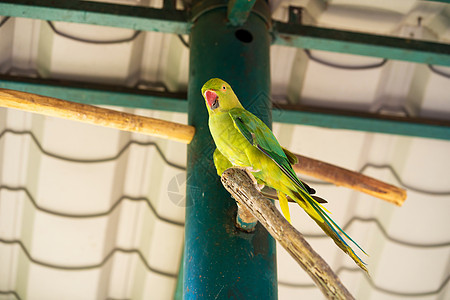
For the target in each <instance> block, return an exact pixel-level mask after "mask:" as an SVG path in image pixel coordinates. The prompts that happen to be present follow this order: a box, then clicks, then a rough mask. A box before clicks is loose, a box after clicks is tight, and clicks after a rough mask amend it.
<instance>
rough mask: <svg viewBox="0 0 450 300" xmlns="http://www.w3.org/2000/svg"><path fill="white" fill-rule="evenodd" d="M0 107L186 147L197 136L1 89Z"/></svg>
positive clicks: (181, 128)
mask: <svg viewBox="0 0 450 300" xmlns="http://www.w3.org/2000/svg"><path fill="white" fill-rule="evenodd" d="M0 106H3V107H8V108H16V109H20V110H25V111H29V112H35V113H39V114H43V115H46V116H52V117H59V118H63V119H67V120H74V121H81V122H84V123H89V124H94V125H100V126H104V127H109V128H115V129H119V130H125V131H131V132H138V133H143V134H147V135H152V136H156V137H161V138H165V139H170V140H174V141H178V142H182V143H186V144H189V143H190V142H191V140H192V138H193V136H194V133H195V128H194V127H193V126H188V125H184V124H179V123H174V122H169V121H164V120H159V119H154V118H148V117H142V116H137V115H133V114H128V113H124V112H118V111H115V110H111V109H106V108H100V107H97V106H93V105H87V104H80V103H76V102H69V101H65V100H60V99H56V98H51V97H45V96H40V95H36V94H31V93H25V92H19V91H14V90H7V89H0Z"/></svg>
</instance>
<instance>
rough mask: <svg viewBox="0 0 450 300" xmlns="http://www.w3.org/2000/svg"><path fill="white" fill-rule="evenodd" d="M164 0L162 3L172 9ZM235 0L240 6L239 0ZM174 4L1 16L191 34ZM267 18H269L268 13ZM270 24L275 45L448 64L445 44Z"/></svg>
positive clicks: (35, 9)
mask: <svg viewBox="0 0 450 300" xmlns="http://www.w3.org/2000/svg"><path fill="white" fill-rule="evenodd" d="M168 1H169V0H166V2H165V5H168V6H169V7H172V8H173V6H171V4H169V3H170V2H168ZM235 1H236V2H237V3H238V4H239V3H241V2H243V1H242V0H235ZM252 1H253V0H251V2H252ZM196 6H197V8H196V7H195V6H194V7H193V9H192V16H193V20H195V18H197V17H198V16H199V15H200V14H201V13H203V12H204V11H205V7H203V6H204V5H203V4H202V3H200V4H199V5H196ZM221 6H226V2H225V0H214V8H217V7H221ZM257 6H258V2H257V3H256V5H255V6H254V9H256V11H257V12H258V13H259V12H260V9H258V8H257ZM260 6H261V5H259V6H258V7H260ZM172 8H171V9H166V8H163V9H156V8H149V7H140V6H127V5H118V4H110V3H100V2H89V1H75V0H65V1H53V0H38V1H31V0H0V15H4V16H12V17H23V18H33V19H43V20H51V21H64V22H74V23H85V24H95V25H104V26H113V27H122V28H131V29H135V30H144V31H161V32H166V33H176V34H189V31H190V28H191V25H192V24H191V23H190V21H188V13H187V12H186V11H180V10H174V9H172ZM206 9H208V8H206ZM296 9H297V8H293V10H291V11H290V12H291V19H292V13H293V12H298V11H297V10H296ZM237 11H239V10H237ZM242 11H245V10H244V9H242V10H240V12H242ZM259 15H260V16H262V15H263V13H259ZM267 18H268V19H269V20H268V21H269V22H270V16H268V17H267ZM297 19H298V16H296V19H295V20H297ZM291 21H292V20H291ZM273 27H274V28H273V35H274V36H275V37H276V39H275V42H274V43H275V45H284V46H291V47H298V48H305V49H316V50H324V51H331V52H340V53H349V54H356V55H365V56H374V57H383V58H386V59H393V60H402V61H410V62H416V63H424V64H431V65H442V66H450V45H449V44H443V43H434V42H427V41H420V40H414V39H405V38H397V37H389V36H380V35H374V34H367V33H358V32H351V31H344V30H336V29H329V28H320V27H314V26H306V25H301V24H298V20H297V21H295V22H292V23H291V22H288V23H283V22H274V26H273Z"/></svg>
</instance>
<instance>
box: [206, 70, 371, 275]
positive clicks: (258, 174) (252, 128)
mask: <svg viewBox="0 0 450 300" xmlns="http://www.w3.org/2000/svg"><path fill="white" fill-rule="evenodd" d="M202 95H203V97H204V98H205V103H206V107H207V109H208V113H209V128H210V132H211V135H212V137H213V139H214V142H215V144H216V146H217V149H216V151H215V152H214V163H215V165H216V168H217V172H218V174H219V175H221V174H222V172H223V171H224V170H225V169H227V168H228V167H230V166H238V167H244V168H248V169H249V170H251V171H252V173H253V175H254V177H255V178H256V180H257V181H258V183H261V184H264V185H267V186H269V187H271V188H273V189H275V190H276V191H277V195H278V199H279V201H280V206H281V210H282V212H283V214H284V216H285V217H286V219H287V220H288V221H290V213H289V206H288V199H287V198H288V197H287V196H289V198H291V199H293V200H294V201H295V202H297V204H298V205H299V206H300V207H302V208H303V209H304V210H305V212H306V213H307V214H308V215H309V216H310V217H311V218H313V219H314V221H315V222H316V223H317V224H318V225H319V226H320V227H321V228H322V230H323V231H324V232H325V233H326V234H327V235H328V236H330V237H331V238H332V239H333V240H334V242H335V243H336V245H338V246H339V248H341V249H342V250H343V251H344V252H345V253H347V254H348V255H349V256H350V257H351V258H352V259H353V260H354V261H355V263H356V264H357V265H358V266H360V267H361V268H362V269H363V270H365V271H367V268H366V266H365V264H364V262H363V261H362V260H361V259H360V258H359V257H358V256H357V255H356V253H355V252H354V251H353V249H352V248H351V247H350V246H349V244H348V243H347V242H346V240H345V239H348V240H349V241H351V242H352V243H354V244H355V245H356V246H357V247H358V248H360V249H361V247H359V246H358V245H357V244H356V243H355V242H354V241H353V240H352V239H351V238H350V237H349V236H348V235H347V234H346V233H345V232H344V231H343V230H342V229H341V228H340V227H339V226H338V225H337V224H336V223H335V222H334V221H333V220H332V219H331V218H330V216H328V214H327V211H326V209H325V208H324V207H323V206H322V205H321V204H320V203H318V201H316V199H317V200H322V199H320V198H318V197H315V196H311V194H313V193H314V190H313V189H311V188H310V187H309V186H308V185H306V184H304V183H303V182H302V181H301V180H300V179H299V178H298V177H297V175H296V174H295V172H294V170H293V168H292V164H295V163H297V162H298V160H297V157H296V156H295V155H294V154H292V153H291V152H289V151H287V150H286V149H283V148H282V147H281V146H280V144H279V143H278V141H277V139H276V138H275V136H274V135H273V133H272V131H271V130H270V129H269V128H268V127H267V126H266V125H265V124H264V123H263V122H262V121H261V120H260V119H258V118H257V117H256V116H255V115H253V114H252V113H250V112H248V111H246V110H245V109H244V108H243V107H242V105H241V103H240V102H239V100H238V98H237V97H236V95H235V94H234V92H233V90H232V89H231V86H230V85H228V84H227V83H226V82H224V81H223V80H221V79H218V78H213V79H211V80H209V81H208V82H207V83H205V85H204V86H203V88H202ZM361 250H362V249H361ZM362 251H363V250H362ZM363 252H364V251H363ZM364 253H365V252H364Z"/></svg>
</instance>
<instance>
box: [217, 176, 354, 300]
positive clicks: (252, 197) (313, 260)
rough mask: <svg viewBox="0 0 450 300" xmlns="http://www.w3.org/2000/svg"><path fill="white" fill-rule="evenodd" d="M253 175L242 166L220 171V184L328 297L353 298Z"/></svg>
mask: <svg viewBox="0 0 450 300" xmlns="http://www.w3.org/2000/svg"><path fill="white" fill-rule="evenodd" d="M250 176H253V175H251V174H249V173H248V172H246V171H245V170H243V169H238V168H229V169H227V170H226V171H225V172H224V173H223V174H222V184H223V186H224V187H225V188H226V189H227V190H228V192H230V193H231V195H232V196H233V198H234V199H235V200H236V201H238V203H239V205H240V206H242V207H246V208H247V209H248V210H250V211H251V213H252V214H253V215H254V216H255V217H256V218H257V219H258V221H259V222H260V223H261V224H262V225H263V226H264V227H265V228H266V229H267V231H268V232H269V233H270V234H271V235H272V236H273V238H274V239H276V240H277V241H278V242H279V243H280V244H281V245H282V246H283V247H284V248H285V249H286V251H287V252H289V254H290V255H291V256H292V257H293V258H294V259H295V260H296V261H297V263H298V264H299V265H300V266H301V267H302V268H303V269H304V270H305V271H306V272H307V273H308V274H309V276H311V278H312V279H313V280H314V282H315V283H316V285H317V286H318V287H319V288H320V290H321V291H322V293H323V294H324V295H325V296H326V297H327V298H328V299H353V296H352V295H351V294H350V292H349V291H348V290H347V289H346V288H345V286H344V285H343V284H342V282H341V281H340V280H339V278H338V277H337V276H336V274H335V273H334V272H333V270H331V268H330V266H328V264H327V263H326V262H325V261H324V260H323V259H322V257H320V256H319V255H318V254H317V253H316V252H315V251H314V250H313V249H312V248H311V246H310V245H309V244H308V242H306V240H305V239H304V238H303V235H302V234H301V233H300V232H298V231H297V230H296V229H295V228H294V227H293V226H292V225H291V224H289V222H288V221H286V219H285V218H284V217H283V216H282V215H281V213H280V212H279V211H278V209H277V208H276V207H275V205H274V204H273V203H272V202H271V201H270V200H268V199H266V198H265V197H263V196H262V195H261V194H260V193H259V192H258V190H257V189H256V187H255V184H254V181H253V180H252V179H251V177H250Z"/></svg>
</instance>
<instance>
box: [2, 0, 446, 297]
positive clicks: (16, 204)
mask: <svg viewBox="0 0 450 300" xmlns="http://www.w3.org/2000/svg"><path fill="white" fill-rule="evenodd" d="M125 3H126V4H134V3H136V4H139V5H152V6H159V7H160V6H161V3H162V2H161V1H159V2H158V3H156V2H155V3H153V2H152V3H150V4H149V3H147V2H145V3H144V2H142V3H141V2H132V3H130V2H125ZM288 4H291V5H297V6H302V7H305V10H306V13H305V22H309V23H312V24H316V25H319V26H325V27H333V28H341V29H349V30H359V31H364V32H372V33H379V34H389V35H395V36H410V35H412V34H413V35H414V36H415V37H418V38H423V39H429V40H433V41H440V42H443V43H449V41H450V20H449V18H448V16H449V15H450V5H448V4H443V3H434V2H417V1H395V2H392V1H382V2H381V1H378V2H373V1H364V2H361V1H326V2H322V1H272V2H271V6H272V8H273V13H274V17H275V18H277V19H284V20H285V19H286V17H287V9H286V7H287V5H288ZM419 16H420V17H421V23H420V25H419V23H418V22H417V20H418V17H419ZM53 26H54V27H55V28H56V29H57V30H59V31H61V32H64V33H66V34H69V35H73V36H76V37H78V38H82V39H90V40H103V41H105V40H108V41H112V40H121V39H127V38H130V37H132V36H133V35H134V34H135V32H134V31H132V30H126V29H118V28H107V27H101V26H93V25H81V24H69V23H63V22H54V23H53ZM0 35H1V36H2V38H1V39H0V71H1V73H3V74H5V73H7V74H12V75H17V74H18V75H27V76H36V74H38V76H41V77H43V78H58V79H68V80H78V81H87V82H96V83H108V84H115V85H123V86H129V87H131V86H135V85H136V84H138V83H141V84H144V85H147V86H150V87H157V88H160V89H161V88H167V89H168V90H169V91H185V90H186V87H187V79H188V57H189V49H188V48H187V47H186V46H184V45H183V44H182V42H181V41H180V39H179V38H178V37H177V36H176V35H169V34H162V33H156V32H142V33H140V34H139V35H137V36H136V38H134V39H132V41H128V42H124V43H112V44H92V43H85V42H81V41H75V40H72V39H69V38H67V37H63V36H60V35H58V34H55V33H54V31H53V30H52V29H51V27H50V26H49V24H48V23H47V22H45V21H39V20H29V19H21V18H11V19H10V20H8V21H7V22H6V23H5V24H4V25H3V26H2V27H1V28H0ZM324 62H325V63H324ZM333 65H334V66H333ZM339 66H341V67H339ZM342 66H344V67H349V66H359V67H362V68H361V69H359V70H350V69H348V68H342ZM364 66H366V67H367V68H364ZM271 70H272V93H273V96H274V98H276V99H288V101H290V102H293V103H301V104H306V105H313V106H321V107H330V108H339V109H353V110H361V111H370V112H388V113H390V114H402V115H405V114H407V115H411V116H424V117H436V118H441V119H446V120H448V119H450V84H449V80H450V79H449V78H448V77H449V76H448V75H449V74H450V69H449V68H445V67H437V66H435V67H430V66H427V65H420V64H414V63H407V62H399V61H383V60H381V59H378V58H369V57H360V56H355V55H346V54H336V53H327V52H324V51H311V52H310V53H309V57H308V53H306V52H305V51H304V50H302V49H296V48H288V47H283V46H272V48H271ZM436 70H437V72H436ZM67 100H70V99H67ZM115 109H118V108H117V107H115ZM123 110H125V111H127V112H131V113H135V114H140V115H147V116H152V117H156V118H161V119H166V120H172V121H176V122H180V123H186V122H187V116H186V115H185V114H181V113H170V112H157V111H148V110H143V109H135V110H133V109H123ZM274 133H275V135H276V136H277V137H278V138H279V140H280V143H281V144H282V145H284V146H286V147H287V148H289V149H290V150H291V151H293V152H295V153H300V154H303V155H306V156H310V157H313V158H317V159H320V160H323V161H326V162H330V163H333V164H336V165H339V166H343V167H346V168H348V169H352V170H357V171H361V172H362V173H364V174H366V175H369V176H373V177H375V178H378V179H381V180H384V181H386V182H389V183H392V184H395V185H399V186H402V187H404V188H406V189H407V190H408V199H407V201H406V202H405V204H404V206H403V207H401V208H399V207H395V206H393V205H391V204H388V203H385V202H383V201H382V200H378V199H375V198H373V197H370V196H367V195H364V194H361V193H358V192H354V191H351V190H348V189H345V188H342V187H335V186H333V185H329V184H325V183H323V182H316V181H315V180H314V179H311V178H308V179H310V180H309V181H308V182H311V185H312V186H314V187H315V188H316V190H317V191H318V193H319V194H320V195H321V196H323V197H324V198H325V199H328V200H329V204H327V208H328V209H329V210H330V211H332V212H333V218H334V220H335V221H337V222H338V223H339V224H341V225H342V226H343V227H344V228H345V229H346V230H347V232H348V233H349V234H350V235H351V236H352V237H353V238H354V239H355V240H356V241H358V243H359V244H360V245H361V246H362V247H363V248H364V249H365V250H366V251H367V252H368V253H370V257H369V258H367V262H368V264H369V270H370V273H371V278H370V279H368V278H367V277H365V276H364V275H363V274H362V273H361V272H360V271H359V270H357V269H356V267H355V266H354V264H353V263H352V261H351V260H350V259H348V258H347V257H346V256H345V254H343V253H342V252H341V251H340V250H339V249H337V247H335V246H334V244H333V242H332V241H331V240H330V239H328V238H325V237H323V234H322V232H321V231H320V229H319V228H318V227H317V226H316V224H314V223H313V222H312V221H311V220H310V219H309V218H308V217H306V216H305V214H304V213H303V212H302V211H301V209H299V208H298V207H297V206H295V205H291V216H292V219H293V224H294V225H295V226H296V228H298V229H299V230H300V231H301V232H303V233H304V234H305V235H306V236H307V237H308V241H309V242H310V243H311V244H312V246H313V247H314V249H316V250H317V251H318V252H319V253H320V254H321V255H322V256H323V257H324V258H325V259H326V261H327V262H329V264H330V265H331V267H332V268H333V269H334V270H336V271H337V272H338V274H339V275H340V277H341V279H342V280H343V282H344V284H346V286H347V287H348V288H349V289H350V291H351V292H352V293H353V294H354V296H355V297H356V298H357V299H404V298H414V299H446V298H448V297H449V295H450V294H449V290H450V289H449V287H448V281H449V278H450V275H449V274H450V272H449V268H448V264H449V257H450V236H449V234H448V228H449V227H450V219H449V218H448V217H449V212H450V156H449V153H450V142H449V141H441V140H433V139H425V138H415V137H405V136H396V135H386V134H378V133H365V132H356V131H348V130H338V129H325V128H317V127H311V126H302V125H288V124H278V123H275V124H274ZM185 153H186V146H185V145H183V144H180V143H176V142H171V141H167V140H162V139H157V138H151V137H146V136H143V135H139V134H131V133H124V132H118V131H115V130H112V129H105V128H100V127H95V126H89V125H85V124H80V123H75V122H71V121H64V120H59V119H54V118H50V117H43V116H38V115H33V114H30V113H24V112H19V111H15V110H11V109H3V108H1V109H0V298H1V299H15V298H17V297H20V298H21V299H62V298H64V299H80V298H81V299H105V298H113V299H143V298H146V299H169V298H172V297H173V293H174V290H175V285H176V278H177V275H178V268H179V262H180V260H181V253H182V246H183V230H184V229H183V224H184V207H183V205H184V202H183V201H184V199H183V195H184V194H183V191H184V187H185V170H184V167H185V166H186V155H185ZM278 278H279V298H280V299H292V298H294V297H295V298H298V297H303V298H306V299H312V298H317V297H320V295H321V294H320V292H319V290H318V289H317V288H315V287H314V286H313V284H312V281H311V279H309V277H308V276H307V275H306V273H304V272H303V270H302V269H301V268H300V267H298V266H297V265H296V264H295V262H293V261H292V259H291V258H290V256H289V255H288V254H287V253H286V252H285V251H284V249H282V248H281V247H279V248H278Z"/></svg>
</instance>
